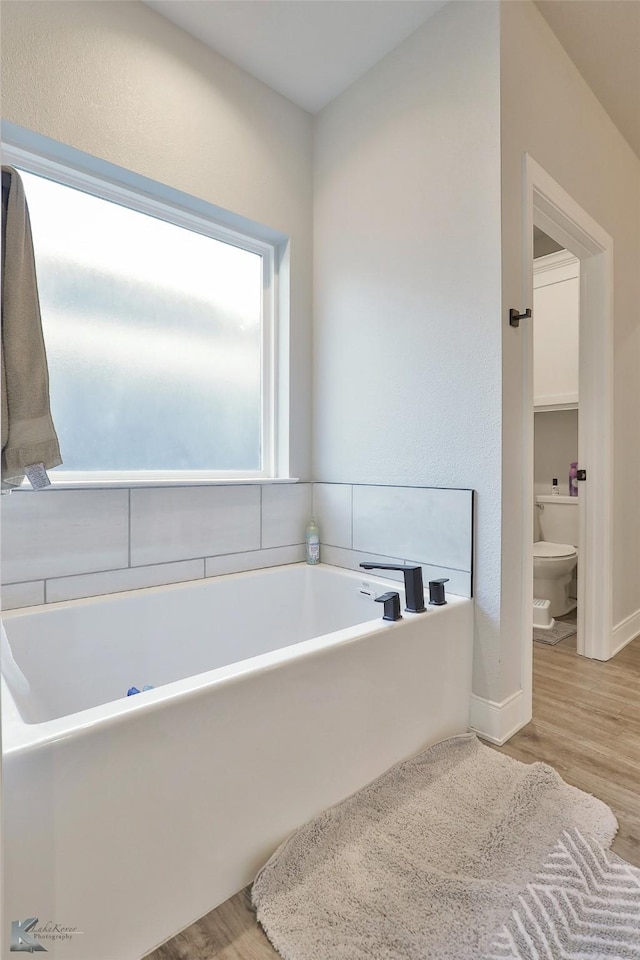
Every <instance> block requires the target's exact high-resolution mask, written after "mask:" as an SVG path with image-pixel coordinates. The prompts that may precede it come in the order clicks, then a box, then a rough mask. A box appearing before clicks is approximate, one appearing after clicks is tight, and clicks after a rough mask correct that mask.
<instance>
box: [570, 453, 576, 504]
mask: <svg viewBox="0 0 640 960" xmlns="http://www.w3.org/2000/svg"><path fill="white" fill-rule="evenodd" d="M569 496H570V497H577V496H578V461H577V460H575V461H574V462H573V463H572V464H571V469H570V470H569Z"/></svg>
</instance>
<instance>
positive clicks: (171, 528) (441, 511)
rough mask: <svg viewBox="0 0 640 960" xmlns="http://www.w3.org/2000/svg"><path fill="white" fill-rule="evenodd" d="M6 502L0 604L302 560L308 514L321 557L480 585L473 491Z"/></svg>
mask: <svg viewBox="0 0 640 960" xmlns="http://www.w3.org/2000/svg"><path fill="white" fill-rule="evenodd" d="M2 510H3V577H4V579H5V581H7V582H5V584H4V585H3V587H2V605H3V608H4V609H12V608H17V607H23V606H30V605H34V604H42V603H54V602H58V601H61V600H71V599H77V598H81V597H90V596H99V595H103V594H108V593H114V592H119V591H123V590H135V589H140V588H143V587H149V586H160V585H163V584H168V583H180V582H183V581H187V580H194V579H200V578H202V577H205V576H209V577H210V576H219V575H222V574H225V573H236V572H241V571H244V570H255V569H259V568H261V567H269V566H274V565H277V564H286V563H296V562H299V561H300V560H303V559H304V547H303V542H302V541H303V538H304V530H305V527H306V524H307V522H308V519H309V517H310V516H311V515H312V513H313V515H315V516H316V518H317V519H318V521H319V524H320V531H321V544H322V547H321V549H322V559H323V560H324V561H325V562H328V563H332V564H334V565H336V566H342V567H347V568H349V569H358V568H359V566H358V565H359V563H360V562H361V561H362V560H369V561H373V560H378V561H381V562H387V563H403V564H406V563H420V564H421V565H422V566H423V571H424V577H425V582H426V581H427V580H428V579H434V578H436V577H438V578H439V577H448V578H449V584H448V585H447V589H448V590H449V591H450V592H451V593H457V594H459V595H460V596H471V594H472V572H471V571H472V564H471V557H472V550H473V498H472V493H471V491H468V490H444V489H439V488H427V487H394V486H374V485H367V484H365V485H360V484H355V485H354V484H333V483H316V484H311V483H299V484H282V485H274V486H271V487H269V486H258V485H243V486H234V487H223V486H218V487H208V488H203V487H199V488H167V489H158V488H151V489H134V490H128V489H123V490H92V491H89V490H82V491H80V490H78V491H74V490H66V491H57V492H56V493H55V495H54V496H51V495H50V494H49V493H44V494H43V495H41V496H28V497H20V496H18V497H12V498H5V499H3V502H2ZM390 576H391V577H392V578H394V579H402V577H401V574H397V575H396V574H394V573H393V572H392V573H390Z"/></svg>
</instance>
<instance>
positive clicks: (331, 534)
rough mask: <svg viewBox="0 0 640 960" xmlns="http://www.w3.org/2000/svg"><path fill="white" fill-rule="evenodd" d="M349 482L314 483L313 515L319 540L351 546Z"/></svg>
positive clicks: (333, 544)
mask: <svg viewBox="0 0 640 960" xmlns="http://www.w3.org/2000/svg"><path fill="white" fill-rule="evenodd" d="M352 491H353V487H352V485H351V484H350V483H314V484H313V515H314V517H315V518H316V520H317V521H318V525H319V527H320V542H321V543H328V544H331V546H333V547H347V548H349V547H351V497H352Z"/></svg>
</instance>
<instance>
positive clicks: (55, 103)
mask: <svg viewBox="0 0 640 960" xmlns="http://www.w3.org/2000/svg"><path fill="white" fill-rule="evenodd" d="M2 115H3V118H4V119H5V120H10V121H12V122H13V123H16V124H19V125H21V126H23V127H27V128H28V129H30V130H34V131H36V132H37V133H40V134H44V135H45V136H48V137H51V138H53V139H54V140H59V141H61V142H62V143H65V144H68V145H70V146H72V147H76V148H78V149H80V150H84V151H86V152H87V153H90V154H93V155H94V156H97V157H101V158H103V159H105V160H108V161H110V162H111V163H115V164H118V165H120V166H122V167H125V168H126V169H128V170H132V171H134V172H136V173H139V174H142V175H143V176H146V177H150V178H152V179H154V180H157V181H160V182H161V183H164V184H168V185H169V186H171V187H174V188H176V189H178V190H182V191H184V192H186V193H187V194H190V195H192V196H195V197H199V198H201V199H203V200H206V201H208V202H210V203H213V204H216V205H218V206H220V207H223V208H225V209H228V210H230V211H233V212H234V213H236V214H240V215H242V216H244V217H247V218H249V219H250V220H253V221H257V222H258V223H261V224H264V225H266V226H268V227H271V228H273V229H275V230H279V231H282V232H283V233H285V234H288V235H289V236H290V237H291V347H292V351H291V353H292V357H291V398H290V413H291V424H292V426H291V431H292V448H291V471H292V476H299V477H302V478H305V479H309V477H310V465H311V455H310V424H311V397H310V391H309V387H308V385H309V379H310V375H311V359H310V358H311V269H312V262H311V244H312V230H311V213H312V158H311V153H312V118H311V116H310V115H309V114H307V113H306V112H305V111H303V110H301V109H300V108H299V107H296V106H294V104H292V103H291V102H290V101H289V100H287V99H285V98H284V97H282V96H280V94H277V93H275V92H274V91H273V90H271V89H270V88H269V87H267V86H265V85H264V84H262V83H260V82H259V81H257V80H255V79H254V78H253V77H251V76H249V74H247V73H245V72H244V71H243V70H241V69H240V68H238V67H236V66H234V65H233V64H231V63H230V62H229V61H228V60H225V59H224V58H223V57H220V56H218V55H217V54H215V53H213V52H212V51H211V50H210V49H209V48H207V47H205V46H204V45H203V44H201V43H200V42H199V41H197V40H195V39H194V38H193V37H191V36H189V35H188V34H186V33H184V32H183V31H182V30H180V29H178V27H176V26H174V25H173V24H171V23H169V21H167V20H165V19H164V18H163V17H161V16H160V15H159V14H157V13H156V12H155V11H153V10H151V9H150V8H149V7H147V6H145V5H144V4H142V3H137V2H125V3H112V2H100V0H97V2H91V3H74V2H70V3H69V2H60V0H45V2H30V0H26V2H20V3H5V4H3V7H2Z"/></svg>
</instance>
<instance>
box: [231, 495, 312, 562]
mask: <svg viewBox="0 0 640 960" xmlns="http://www.w3.org/2000/svg"><path fill="white" fill-rule="evenodd" d="M310 519H311V484H310V483H291V484H274V485H273V486H272V487H267V486H265V487H263V488H262V548H263V550H264V549H268V548H270V547H286V546H289V545H291V544H294V543H303V542H304V532H305V530H306V527H307V524H308V523H309V520H310ZM229 552H230V551H229Z"/></svg>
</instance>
